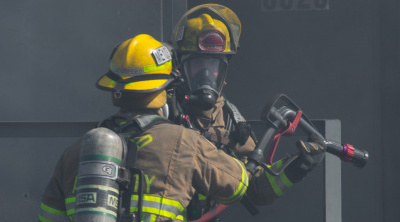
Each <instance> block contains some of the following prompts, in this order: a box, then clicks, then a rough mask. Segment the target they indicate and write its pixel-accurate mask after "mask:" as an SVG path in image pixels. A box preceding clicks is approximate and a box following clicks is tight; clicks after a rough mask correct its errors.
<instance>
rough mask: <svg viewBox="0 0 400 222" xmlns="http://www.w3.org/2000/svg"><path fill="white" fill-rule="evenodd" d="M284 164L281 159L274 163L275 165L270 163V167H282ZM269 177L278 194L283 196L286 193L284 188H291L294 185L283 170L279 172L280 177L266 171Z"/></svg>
mask: <svg viewBox="0 0 400 222" xmlns="http://www.w3.org/2000/svg"><path fill="white" fill-rule="evenodd" d="M282 165H283V160H279V161H277V162H276V163H274V165H273V166H271V165H268V168H272V167H276V169H280V168H281V167H282ZM265 173H266V175H267V178H268V181H269V182H270V184H271V186H272V189H273V190H274V193H275V194H276V195H277V196H282V195H283V193H284V190H285V189H286V188H289V187H291V186H292V185H293V183H292V182H291V181H290V180H289V179H288V178H287V176H286V174H285V173H284V172H282V173H281V174H279V177H277V176H273V175H271V174H269V173H268V172H265Z"/></svg>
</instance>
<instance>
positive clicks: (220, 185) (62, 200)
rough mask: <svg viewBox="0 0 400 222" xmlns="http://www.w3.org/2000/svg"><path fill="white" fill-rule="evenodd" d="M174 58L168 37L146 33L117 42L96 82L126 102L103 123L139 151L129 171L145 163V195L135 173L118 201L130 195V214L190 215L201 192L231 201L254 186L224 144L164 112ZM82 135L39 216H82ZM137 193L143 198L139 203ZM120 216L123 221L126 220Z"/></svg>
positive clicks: (166, 218) (45, 196)
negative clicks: (164, 40) (163, 40)
mask: <svg viewBox="0 0 400 222" xmlns="http://www.w3.org/2000/svg"><path fill="white" fill-rule="evenodd" d="M171 58H172V56H171V54H170V52H169V50H168V48H167V47H166V46H165V45H164V44H163V43H161V42H158V41H157V40H155V39H154V38H153V37H151V36H149V35H146V34H141V35H138V36H136V37H134V38H131V39H129V40H126V41H124V42H122V43H121V44H119V45H118V46H116V48H115V49H114V51H113V53H112V56H111V62H110V70H109V72H108V73H107V74H105V75H103V76H102V77H101V78H100V79H99V80H98V81H97V87H98V88H99V89H102V90H107V91H111V94H112V102H113V104H114V105H115V106H117V107H119V108H120V110H119V112H118V113H116V114H115V115H112V116H111V117H110V118H107V119H106V120H104V121H101V123H100V126H101V127H103V128H108V129H112V132H116V133H119V134H118V135H123V137H122V138H123V139H122V140H124V142H126V144H127V147H128V149H129V151H128V154H127V155H128V157H129V156H130V155H132V154H131V153H132V152H131V150H132V149H134V150H135V158H134V159H136V160H135V161H133V162H129V161H127V164H128V166H125V169H129V168H135V169H139V170H141V171H142V172H143V175H144V178H145V180H144V184H143V185H144V189H143V193H142V194H139V193H138V192H139V191H138V190H137V186H136V185H137V183H138V181H137V179H136V177H135V176H131V177H130V178H129V179H130V185H131V186H130V189H129V190H128V192H130V193H131V195H130V196H128V199H120V200H119V201H120V205H121V206H123V204H122V203H126V200H128V208H125V209H130V210H128V215H136V216H137V214H138V213H140V214H141V215H142V217H141V218H140V220H136V221H186V219H185V212H186V207H187V205H188V204H189V201H190V200H191V199H192V197H193V195H194V193H195V191H200V192H201V193H203V194H206V195H208V196H211V197H212V198H214V199H216V200H218V201H219V202H222V203H232V202H234V201H236V200H239V199H240V198H241V197H242V195H243V194H244V193H245V191H246V189H247V186H248V177H247V172H246V170H245V167H244V165H243V163H241V162H240V161H238V160H237V159H235V158H232V157H231V156H229V155H227V154H226V153H224V152H222V151H220V150H218V149H217V148H216V147H215V146H214V145H213V144H212V143H210V142H209V141H208V140H206V139H205V138H204V137H203V136H201V135H200V134H199V133H198V132H196V131H194V130H191V129H187V128H184V127H182V126H179V125H176V124H172V123H171V122H170V121H169V120H167V119H166V118H165V117H164V115H165V112H163V107H164V106H165V104H166V90H165V89H166V87H167V86H168V85H169V84H171V83H172V82H173V81H174V78H173V75H171V70H172V61H171ZM164 111H165V110H164ZM82 140H83V139H82V138H81V139H79V140H78V141H77V142H76V143H74V144H73V145H72V146H70V147H69V148H67V149H66V150H65V151H64V153H63V154H62V156H61V158H60V159H59V162H58V164H57V166H56V168H55V171H54V174H53V176H52V178H51V180H50V182H49V184H48V185H47V187H46V189H45V191H44V194H43V196H42V202H41V212H40V214H39V220H40V221H72V220H73V217H74V215H75V218H76V215H78V213H79V212H75V207H76V206H77V205H79V203H78V202H77V201H78V200H77V199H78V198H76V195H77V190H79V189H80V186H79V180H80V179H78V177H77V175H78V165H79V159H80V156H79V155H80V154H79V151H80V149H83V148H82V147H81V146H83V145H82V144H83V143H82ZM81 158H82V156H81ZM129 163H134V164H132V165H129ZM79 167H80V166H79ZM79 172H80V171H79ZM77 184H78V185H77ZM138 195H142V197H143V203H142V204H141V205H140V206H142V207H141V208H140V207H138V206H139V205H138V204H139V203H138V199H137V196H138ZM122 198H123V197H122ZM79 199H80V198H79ZM119 213H121V214H122V213H124V211H123V210H120V211H119ZM125 214H127V213H126V211H125ZM125 216H126V215H125ZM116 217H117V218H116V219H117V220H118V221H120V219H121V218H124V217H122V216H121V215H117V216H116ZM107 221H108V220H107ZM131 221H132V220H131Z"/></svg>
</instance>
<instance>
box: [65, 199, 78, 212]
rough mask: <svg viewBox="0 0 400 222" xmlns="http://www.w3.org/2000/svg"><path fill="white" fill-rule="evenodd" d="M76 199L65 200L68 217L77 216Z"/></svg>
mask: <svg viewBox="0 0 400 222" xmlns="http://www.w3.org/2000/svg"><path fill="white" fill-rule="evenodd" d="M75 203H76V197H69V198H66V199H65V207H66V208H67V215H74V214H75Z"/></svg>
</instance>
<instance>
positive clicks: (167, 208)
mask: <svg viewBox="0 0 400 222" xmlns="http://www.w3.org/2000/svg"><path fill="white" fill-rule="evenodd" d="M138 203H139V202H138V201H137V200H131V207H138ZM143 207H150V208H154V209H159V210H163V211H168V212H170V213H173V214H175V216H178V215H179V214H181V211H180V210H179V209H178V208H177V207H175V206H172V205H168V204H162V203H159V202H154V201H148V200H143ZM161 216H164V217H168V216H166V215H161Z"/></svg>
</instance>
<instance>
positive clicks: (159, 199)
mask: <svg viewBox="0 0 400 222" xmlns="http://www.w3.org/2000/svg"><path fill="white" fill-rule="evenodd" d="M131 200H139V196H138V195H132V197H131ZM143 200H144V201H152V202H157V203H161V204H166V205H170V206H174V207H176V208H178V209H179V211H180V212H182V211H184V210H185V207H184V206H182V204H181V203H180V202H179V201H176V200H171V199H168V198H165V197H157V196H150V195H144V196H143Z"/></svg>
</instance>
